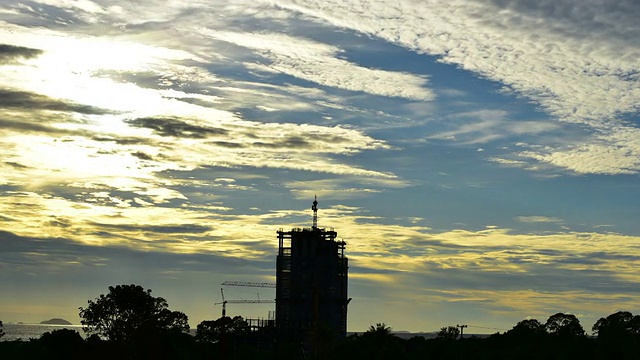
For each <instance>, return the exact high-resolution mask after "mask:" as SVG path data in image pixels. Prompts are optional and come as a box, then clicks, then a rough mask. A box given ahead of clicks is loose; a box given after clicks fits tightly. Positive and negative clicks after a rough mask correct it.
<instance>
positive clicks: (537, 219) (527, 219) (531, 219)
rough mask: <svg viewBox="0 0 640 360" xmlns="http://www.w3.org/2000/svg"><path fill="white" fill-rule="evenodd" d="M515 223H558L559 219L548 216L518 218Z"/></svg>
mask: <svg viewBox="0 0 640 360" xmlns="http://www.w3.org/2000/svg"><path fill="white" fill-rule="evenodd" d="M516 220H517V221H520V222H524V223H560V222H562V220H561V219H558V218H554V217H548V216H518V217H516Z"/></svg>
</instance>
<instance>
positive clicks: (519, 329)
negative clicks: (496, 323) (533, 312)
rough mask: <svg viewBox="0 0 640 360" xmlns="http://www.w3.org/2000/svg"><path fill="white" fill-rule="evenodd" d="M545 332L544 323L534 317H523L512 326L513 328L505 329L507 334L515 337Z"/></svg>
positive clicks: (537, 334)
mask: <svg viewBox="0 0 640 360" xmlns="http://www.w3.org/2000/svg"><path fill="white" fill-rule="evenodd" d="M542 334H546V329H545V325H544V324H542V323H541V322H540V321H538V320H536V319H525V320H522V321H520V322H519V323H517V324H516V326H514V327H513V329H511V330H509V331H507V335H510V336H515V337H521V338H526V337H532V336H539V335H542Z"/></svg>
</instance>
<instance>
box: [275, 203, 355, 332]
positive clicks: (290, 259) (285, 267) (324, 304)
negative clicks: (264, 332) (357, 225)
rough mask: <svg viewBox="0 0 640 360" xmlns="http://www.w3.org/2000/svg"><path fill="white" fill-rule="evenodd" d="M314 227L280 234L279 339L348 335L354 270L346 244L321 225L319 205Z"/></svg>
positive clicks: (277, 295)
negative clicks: (350, 282) (351, 271)
mask: <svg viewBox="0 0 640 360" xmlns="http://www.w3.org/2000/svg"><path fill="white" fill-rule="evenodd" d="M311 209H312V210H313V226H312V227H311V228H294V229H291V231H283V230H282V229H280V230H278V232H277V233H278V242H279V244H278V256H277V260H276V326H277V330H278V333H279V336H281V337H285V338H287V339H291V340H300V341H302V342H303V343H313V338H314V337H316V336H319V335H320V334H327V332H329V333H332V334H333V336H335V337H337V338H343V337H345V336H346V334H347V305H348V303H349V301H350V300H351V299H349V298H348V297H347V285H348V276H347V271H348V269H349V266H348V259H347V257H345V255H344V249H345V246H346V243H345V242H344V241H341V240H336V237H337V235H338V234H337V233H336V232H335V231H333V229H329V230H325V229H322V228H319V227H318V223H317V221H318V201H317V198H316V199H314V201H313V206H312V208H311Z"/></svg>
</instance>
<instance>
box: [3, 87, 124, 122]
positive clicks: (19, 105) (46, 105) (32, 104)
mask: <svg viewBox="0 0 640 360" xmlns="http://www.w3.org/2000/svg"><path fill="white" fill-rule="evenodd" d="M0 108H4V109H20V110H24V111H33V110H49V111H65V112H76V113H80V114H91V115H104V114H110V113H113V112H112V111H109V110H105V109H101V108H98V107H94V106H89V105H82V104H77V103H74V102H71V101H65V100H62V99H53V98H50V97H48V96H46V95H41V94H37V93H33V92H29V91H19V90H14V89H7V88H0Z"/></svg>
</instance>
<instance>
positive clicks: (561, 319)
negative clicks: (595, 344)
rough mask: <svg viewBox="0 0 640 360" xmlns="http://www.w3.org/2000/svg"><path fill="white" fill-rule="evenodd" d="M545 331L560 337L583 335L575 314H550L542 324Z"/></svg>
mask: <svg viewBox="0 0 640 360" xmlns="http://www.w3.org/2000/svg"><path fill="white" fill-rule="evenodd" d="M544 326H545V328H546V329H547V332H548V333H549V334H552V335H556V336H560V337H573V336H583V335H584V329H583V328H582V325H580V320H578V318H577V317H576V316H575V315H572V314H563V313H557V314H555V315H551V316H550V317H549V319H547V322H546V324H545V325H544Z"/></svg>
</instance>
